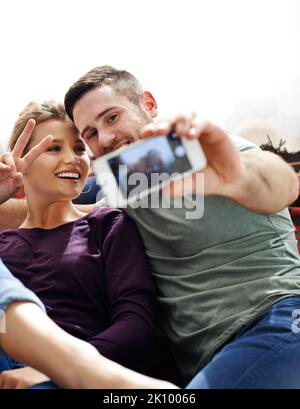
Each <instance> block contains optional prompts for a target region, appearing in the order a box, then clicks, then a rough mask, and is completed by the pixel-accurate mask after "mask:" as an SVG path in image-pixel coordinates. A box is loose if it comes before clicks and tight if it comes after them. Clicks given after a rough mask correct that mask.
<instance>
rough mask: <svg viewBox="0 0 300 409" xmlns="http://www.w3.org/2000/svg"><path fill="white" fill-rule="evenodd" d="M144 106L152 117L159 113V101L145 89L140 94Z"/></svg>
mask: <svg viewBox="0 0 300 409" xmlns="http://www.w3.org/2000/svg"><path fill="white" fill-rule="evenodd" d="M140 103H141V105H142V107H143V108H144V109H145V110H146V111H147V112H148V113H149V115H150V116H151V118H155V117H156V116H157V114H158V111H157V103H156V101H155V98H154V96H153V95H152V94H151V93H150V92H149V91H144V92H143V93H142V94H141V96H140Z"/></svg>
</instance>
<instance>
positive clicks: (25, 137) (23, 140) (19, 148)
mask: <svg viewBox="0 0 300 409" xmlns="http://www.w3.org/2000/svg"><path fill="white" fill-rule="evenodd" d="M34 128H35V120H34V119H29V121H28V122H27V124H26V126H25V128H24V130H23V132H22V133H21V135H20V136H19V138H18V140H17V142H16V144H15V147H14V149H13V150H12V154H13V157H14V158H20V157H21V156H22V153H23V151H24V149H25V147H26V145H27V143H28V141H29V139H30V137H31V134H32V132H33V130H34Z"/></svg>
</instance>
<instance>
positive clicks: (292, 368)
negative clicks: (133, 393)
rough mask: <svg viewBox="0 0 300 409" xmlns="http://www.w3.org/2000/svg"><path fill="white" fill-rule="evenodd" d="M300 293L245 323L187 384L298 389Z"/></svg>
mask: <svg viewBox="0 0 300 409" xmlns="http://www.w3.org/2000/svg"><path fill="white" fill-rule="evenodd" d="M299 317H300V296H291V297H287V298H284V299H283V300H281V301H279V302H277V303H275V304H274V305H273V306H272V307H271V308H269V309H268V310H266V311H265V312H264V313H262V314H261V315H260V316H258V317H257V318H256V319H254V320H253V321H252V322H250V323H249V324H247V325H246V326H244V327H243V328H242V329H241V330H240V331H239V332H238V333H237V334H236V336H235V337H234V338H233V339H231V341H230V342H228V343H227V344H226V345H225V346H224V347H222V349H221V350H219V351H218V352H217V353H216V354H215V355H214V357H213V358H212V360H211V361H210V362H209V363H208V364H207V365H206V366H205V367H204V368H202V369H201V370H200V371H199V372H198V374H197V375H196V376H195V377H194V378H193V379H192V381H191V382H190V383H189V384H188V385H187V388H188V389H190V388H194V389H196V388H197V389H281V388H297V389H298V388H300V325H299V324H298V323H299V322H300V319H299Z"/></svg>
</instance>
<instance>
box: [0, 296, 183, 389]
mask: <svg viewBox="0 0 300 409" xmlns="http://www.w3.org/2000/svg"><path fill="white" fill-rule="evenodd" d="M5 326H6V332H5V333H2V334H0V344H1V347H2V348H3V349H4V350H5V352H6V353H7V354H9V355H10V356H13V357H14V358H15V359H17V360H19V361H21V362H24V363H25V364H28V365H30V366H32V367H34V368H36V369H38V370H39V371H41V372H42V373H45V374H47V375H48V376H49V377H50V378H51V379H52V380H53V381H54V382H55V383H56V384H58V385H60V386H62V387H64V388H97V389H98V388H153V389H154V388H174V387H175V386H174V385H172V384H170V383H168V382H165V381H160V380H157V379H153V378H150V377H147V376H144V375H141V374H138V373H136V372H134V371H131V370H129V369H127V368H124V367H122V366H120V365H118V364H116V363H114V362H112V361H110V360H108V359H106V358H104V357H103V356H101V355H100V354H99V353H98V352H97V350H96V349H95V348H94V347H93V346H92V345H90V344H88V343H87V342H84V341H81V340H78V339H77V338H75V337H73V336H71V335H69V334H67V333H66V332H65V331H63V330H62V329H61V328H59V327H58V326H57V325H56V324H55V323H54V322H53V321H52V320H51V319H50V318H48V317H47V315H46V314H45V313H43V312H42V310H41V309H40V308H39V307H38V306H37V305H36V304H33V303H28V302H14V303H12V304H11V305H10V306H9V307H8V308H7V310H6V313H5ZM0 377H1V375H0Z"/></svg>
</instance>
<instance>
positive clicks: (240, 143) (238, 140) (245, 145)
mask: <svg viewBox="0 0 300 409" xmlns="http://www.w3.org/2000/svg"><path fill="white" fill-rule="evenodd" d="M228 135H229V137H230V139H231V140H232V142H233V143H234V144H235V146H236V147H237V149H238V150H239V151H240V152H246V151H250V150H252V151H253V150H256V151H258V150H261V149H260V148H259V146H257V145H255V143H253V142H251V141H249V140H248V139H245V138H242V137H241V136H238V135H235V134H232V133H228Z"/></svg>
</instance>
